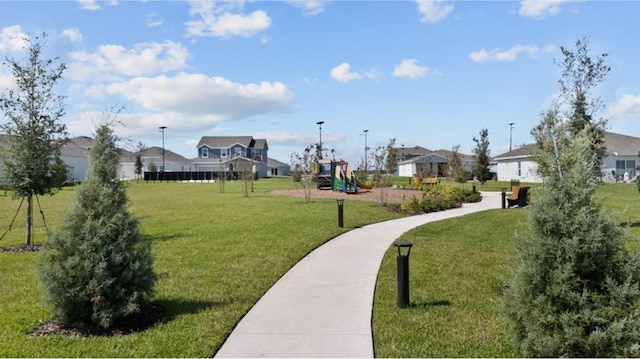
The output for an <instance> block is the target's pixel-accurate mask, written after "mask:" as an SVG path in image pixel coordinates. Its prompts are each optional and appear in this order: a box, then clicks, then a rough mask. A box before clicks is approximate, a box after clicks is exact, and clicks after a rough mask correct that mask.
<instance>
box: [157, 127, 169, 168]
mask: <svg viewBox="0 0 640 359" xmlns="http://www.w3.org/2000/svg"><path fill="white" fill-rule="evenodd" d="M158 128H159V129H160V132H162V172H164V129H165V128H167V126H160V127H158Z"/></svg>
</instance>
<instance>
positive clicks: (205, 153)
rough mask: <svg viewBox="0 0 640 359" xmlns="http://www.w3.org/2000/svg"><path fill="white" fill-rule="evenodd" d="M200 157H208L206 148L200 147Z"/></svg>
mask: <svg viewBox="0 0 640 359" xmlns="http://www.w3.org/2000/svg"><path fill="white" fill-rule="evenodd" d="M201 155H202V158H207V157H209V149H208V148H207V147H202V149H201Z"/></svg>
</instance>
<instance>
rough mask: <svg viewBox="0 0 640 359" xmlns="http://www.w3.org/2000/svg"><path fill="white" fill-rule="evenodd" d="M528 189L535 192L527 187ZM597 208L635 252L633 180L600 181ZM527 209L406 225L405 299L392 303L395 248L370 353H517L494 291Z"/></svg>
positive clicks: (504, 276) (637, 209)
mask: <svg viewBox="0 0 640 359" xmlns="http://www.w3.org/2000/svg"><path fill="white" fill-rule="evenodd" d="M534 193H535V192H534ZM598 197H599V199H600V200H601V202H602V203H603V207H604V208H605V209H607V210H609V211H610V212H611V215H612V216H613V217H614V218H615V219H616V220H617V221H619V222H620V223H623V224H625V225H628V231H627V241H626V243H627V245H628V248H629V249H630V250H632V251H635V252H638V251H640V194H638V192H637V190H636V187H635V185H629V184H608V185H603V186H602V187H601V188H600V189H599V192H598ZM526 216H527V209H517V208H514V209H509V210H501V209H498V210H491V211H486V212H481V213H476V214H472V215H468V216H465V217H459V218H454V219H450V220H446V221H441V222H436V223H431V224H427V225H425V226H422V227H419V228H416V229H414V230H412V231H409V232H407V233H406V234H405V235H404V236H403V237H402V238H401V240H406V241H411V242H413V249H412V250H411V257H410V300H411V305H410V307H408V308H406V309H397V306H396V256H397V250H396V248H393V247H392V248H390V249H389V250H388V251H387V253H386V255H385V258H384V260H383V263H382V267H381V270H380V273H379V276H378V282H377V287H376V293H375V304H374V313H373V327H374V345H375V353H376V356H378V357H517V356H519V353H518V351H517V349H516V348H515V347H514V346H513V344H512V342H511V337H510V333H509V327H508V326H509V323H508V321H507V319H506V317H504V316H503V315H502V314H501V305H502V302H501V297H500V290H501V289H502V288H503V286H504V285H505V284H506V283H507V282H508V280H509V278H510V273H511V270H512V269H513V266H514V264H515V261H514V255H515V249H514V246H513V242H512V240H513V234H514V232H515V231H518V230H522V227H520V226H518V223H522V222H523V221H525V220H526Z"/></svg>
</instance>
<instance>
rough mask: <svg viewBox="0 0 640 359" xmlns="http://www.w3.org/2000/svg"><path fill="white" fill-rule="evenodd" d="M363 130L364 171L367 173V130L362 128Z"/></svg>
mask: <svg viewBox="0 0 640 359" xmlns="http://www.w3.org/2000/svg"><path fill="white" fill-rule="evenodd" d="M362 132H364V173H365V174H366V173H367V151H369V147H368V146H367V132H369V130H363V131H362Z"/></svg>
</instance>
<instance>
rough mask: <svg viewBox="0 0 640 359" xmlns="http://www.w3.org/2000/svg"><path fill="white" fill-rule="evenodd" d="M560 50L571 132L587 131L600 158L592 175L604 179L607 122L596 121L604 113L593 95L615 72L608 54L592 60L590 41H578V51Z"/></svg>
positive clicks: (563, 87)
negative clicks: (600, 111) (599, 112)
mask: <svg viewBox="0 0 640 359" xmlns="http://www.w3.org/2000/svg"><path fill="white" fill-rule="evenodd" d="M560 50H561V52H562V56H563V59H562V62H559V63H558V66H560V67H561V68H562V74H561V77H560V80H559V83H560V94H561V96H562V98H561V101H563V102H564V103H566V104H567V105H568V106H569V108H570V111H569V113H568V114H566V117H567V123H568V127H567V129H568V131H569V132H570V133H571V134H574V135H575V134H576V133H578V132H580V131H583V130H585V129H586V134H587V135H588V140H589V142H590V143H591V147H592V150H593V151H594V152H595V153H596V155H597V157H596V161H594V163H593V167H592V168H591V169H590V171H591V172H592V174H593V175H594V176H595V177H597V178H601V177H602V170H601V168H602V161H603V159H604V157H605V155H606V148H605V147H604V134H603V132H604V129H605V127H606V124H607V121H606V120H605V119H603V118H595V117H594V115H595V114H596V113H597V112H598V111H599V110H601V108H602V103H601V101H600V99H599V98H598V97H597V96H593V95H592V93H591V91H592V90H593V88H595V87H596V86H597V85H598V84H600V83H601V82H602V81H603V80H604V79H605V78H606V77H607V75H608V74H609V71H611V68H610V67H609V66H608V65H607V57H608V54H606V53H603V54H600V55H598V56H592V55H591V53H590V49H589V37H583V38H582V39H581V40H577V41H576V44H575V49H569V48H566V47H564V46H561V47H560Z"/></svg>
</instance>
